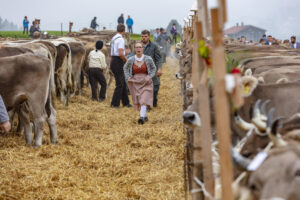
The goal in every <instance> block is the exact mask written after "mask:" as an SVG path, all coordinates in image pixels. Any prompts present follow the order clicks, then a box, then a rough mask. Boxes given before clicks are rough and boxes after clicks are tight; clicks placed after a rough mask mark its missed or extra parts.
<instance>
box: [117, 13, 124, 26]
mask: <svg viewBox="0 0 300 200" xmlns="http://www.w3.org/2000/svg"><path fill="white" fill-rule="evenodd" d="M118 24H124V15H123V13H122V14H121V16H120V17H119V18H118Z"/></svg>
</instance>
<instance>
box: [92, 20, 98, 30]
mask: <svg viewBox="0 0 300 200" xmlns="http://www.w3.org/2000/svg"><path fill="white" fill-rule="evenodd" d="M96 20H97V17H94V19H93V20H92V22H91V29H94V30H96V28H97V26H99V25H98V24H97V22H96Z"/></svg>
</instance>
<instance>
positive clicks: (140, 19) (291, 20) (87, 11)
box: [0, 0, 300, 39]
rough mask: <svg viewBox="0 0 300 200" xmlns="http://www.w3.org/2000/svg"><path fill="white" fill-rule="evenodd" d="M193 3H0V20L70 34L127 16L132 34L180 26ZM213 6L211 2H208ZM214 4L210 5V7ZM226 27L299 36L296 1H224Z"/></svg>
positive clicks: (57, 0)
mask: <svg viewBox="0 0 300 200" xmlns="http://www.w3.org/2000/svg"><path fill="white" fill-rule="evenodd" d="M194 1H195V0H147V1H146V0H0V16H1V17H2V18H6V19H8V20H9V21H12V22H14V23H16V24H18V25H19V26H22V20H23V17H24V16H25V15H27V16H28V18H29V20H30V21H31V20H33V19H34V18H40V19H41V28H42V30H60V24H61V23H63V28H64V30H67V29H68V23H69V21H73V22H74V26H73V30H75V31H78V30H79V29H81V28H83V27H89V25H90V21H91V19H92V18H93V17H94V16H97V18H98V19H97V22H98V24H100V29H102V27H103V26H106V27H107V28H110V27H111V28H115V26H116V24H117V23H116V21H117V17H118V16H119V15H120V13H124V14H125V17H127V15H128V14H129V15H131V16H132V18H133V20H134V22H135V24H134V26H133V30H134V32H140V31H141V30H142V29H144V28H148V29H150V28H156V27H166V26H167V24H168V22H169V21H170V20H171V19H177V20H178V22H179V23H183V20H182V19H183V18H184V17H185V16H187V14H188V11H189V9H190V8H191V6H192V4H193V2H194ZM208 1H209V2H215V0H208ZM213 4H214V3H213ZM227 5H228V18H229V20H228V23H227V24H226V27H230V26H233V25H235V24H236V23H237V22H239V23H241V22H244V24H251V25H254V26H258V27H260V28H264V29H266V30H268V32H267V33H268V34H272V35H273V36H275V37H278V38H281V39H285V38H288V37H289V36H290V35H297V36H298V35H299V36H300V26H299V25H298V20H300V11H299V10H300V0H228V1H227Z"/></svg>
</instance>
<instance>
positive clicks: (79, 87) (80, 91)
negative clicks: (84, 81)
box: [77, 81, 82, 95]
mask: <svg viewBox="0 0 300 200" xmlns="http://www.w3.org/2000/svg"><path fill="white" fill-rule="evenodd" d="M77 89H78V94H79V95H82V87H81V81H77Z"/></svg>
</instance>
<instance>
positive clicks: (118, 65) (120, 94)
mask: <svg viewBox="0 0 300 200" xmlns="http://www.w3.org/2000/svg"><path fill="white" fill-rule="evenodd" d="M117 32H118V33H117V34H116V35H115V36H114V37H113V38H112V40H111V51H110V55H111V63H110V69H111V71H112V72H113V74H114V77H115V80H116V88H115V91H114V95H113V97H112V101H111V107H112V108H119V107H120V100H122V104H123V106H126V107H132V105H131V104H129V99H128V93H127V87H126V86H127V85H126V82H125V76H124V70H123V65H124V64H125V63H126V61H127V58H126V57H125V41H124V38H123V36H124V34H125V26H124V25H123V24H119V25H118V27H117Z"/></svg>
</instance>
